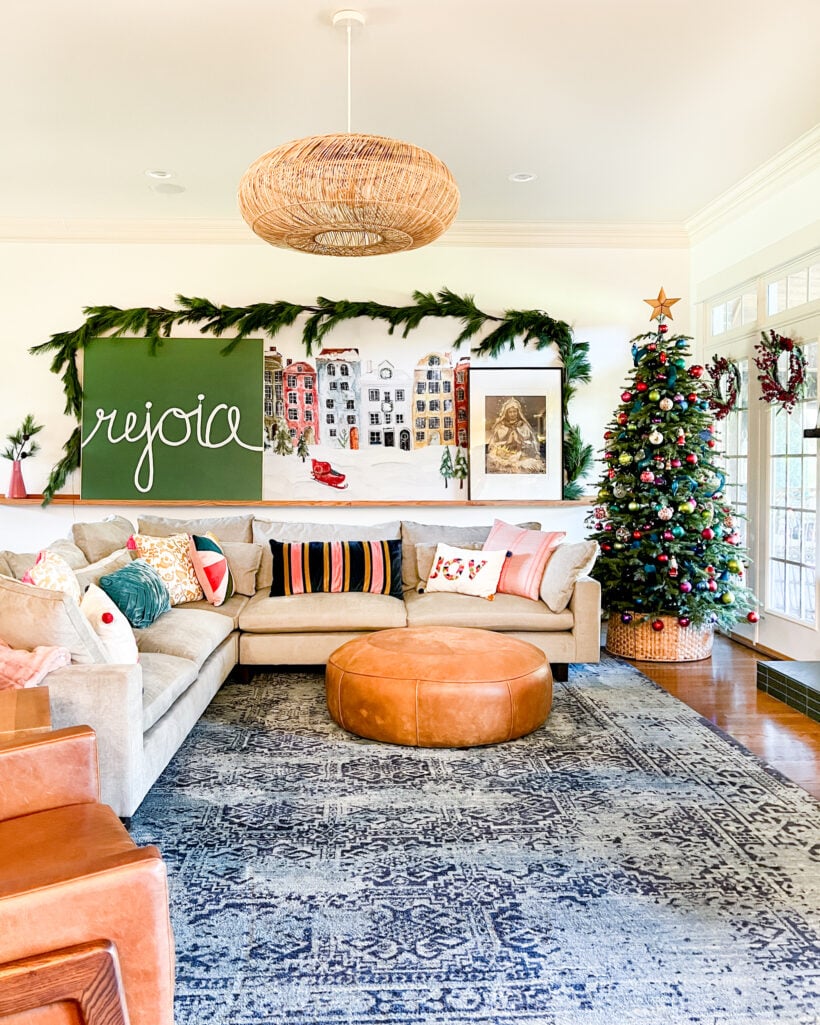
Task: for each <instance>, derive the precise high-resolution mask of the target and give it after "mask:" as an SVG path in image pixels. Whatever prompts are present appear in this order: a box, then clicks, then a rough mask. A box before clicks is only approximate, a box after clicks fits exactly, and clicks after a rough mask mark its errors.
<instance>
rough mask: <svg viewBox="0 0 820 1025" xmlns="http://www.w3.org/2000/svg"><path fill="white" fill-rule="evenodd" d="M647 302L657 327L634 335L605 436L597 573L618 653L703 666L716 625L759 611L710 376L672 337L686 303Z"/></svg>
mask: <svg viewBox="0 0 820 1025" xmlns="http://www.w3.org/2000/svg"><path fill="white" fill-rule="evenodd" d="M644 301H645V302H647V303H649V304H650V305H651V306H652V316H651V318H650V319H651V320H657V322H658V323H657V328H656V330H654V331H649V332H647V333H645V334H641V335H638V336H637V337H635V338H633V339H632V360H633V368H632V370H631V371H630V374H629V380H628V381H627V383H626V387H625V389H624V391H623V392H622V394H621V402H620V405H619V406H618V407H617V409H616V410H615V414H614V417H613V419H612V421H611V422H610V424H609V426H608V429H607V431H606V433H605V434H604V439H605V442H606V449H605V452H604V459H605V463H606V470H605V473H604V476H603V479H602V480H601V482H600V485H599V491H598V503H599V504H598V505H596V506H595V508H594V509H593V512H592V515H591V517H590V519H591V522H592V523H593V524H594V528H595V533H594V535H593V536H594V538H595V539H596V540H597V541H598V542H599V543H600V548H601V555H600V558H599V559H598V561H597V562H596V564H595V567H594V569H593V571H592V573H593V576H595V577H596V578H597V579H598V580H599V581H600V583H601V590H602V605H603V608H604V610H605V611H607V612H608V613H609V629H608V637H607V648H608V649H609V650H610V651H614V652H615V653H616V654H620V655H626V656H627V657H633V658H642V657H644V658H647V659H651V660H659V661H678V660H686V659H689V658H705V657H706V656H707V655H708V654H709V651H710V650H711V640H712V632H713V630H714V627H715V626H720V627H723V628H726V629H728V628H730V627H731V626H732V624H733V623H734V622H736V621H737V620H738V619H740V618H742V617H743V616H746V617H747V618H748V619H749V620H750V621H755V620H756V619H757V613H756V612H754V611H753V606H754V597H753V595H752V594H751V592H750V591H749V589H748V588H747V587H746V585H745V583H744V553H743V551H742V550H741V548H740V534H739V532H738V530H737V526H736V523H735V519H734V516H733V513H732V510H731V508H730V506H729V505H727V504H726V500H725V498H724V496H723V491H722V489H723V486H724V484H725V477H724V475H723V473H722V472H721V470H720V468H719V466H718V465H717V464H716V454H717V451H718V450H717V446H718V442H719V438H718V436H717V434H716V431H715V427H714V423H713V421H714V413H713V410H712V406H711V402H710V386H709V384H708V383H707V381H706V375H705V373H704V368H703V367H701V366H698V365H693V366H687V360H686V357H687V356H689V355H690V351H691V350H690V347H689V342H690V340H691V339H690V338H688V337H687V336H685V335H677V334H672V333H670V332H669V329H668V326H667V324H666V318H667V317H670V319H671V309H670V308H671V306H672V305H673V304H674V303H676V302H678V300H677V299H668V298H667V297H666V295H665V293H664V290H663V289H661V290H660V293H659V295H658V298H657V299H646V300H644ZM653 635H654V636H653Z"/></svg>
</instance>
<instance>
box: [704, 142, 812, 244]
mask: <svg viewBox="0 0 820 1025" xmlns="http://www.w3.org/2000/svg"><path fill="white" fill-rule="evenodd" d="M816 167H820V124H818V125H815V127H814V128H812V129H810V130H809V131H808V132H806V133H805V134H804V135H801V136H800V138H799V139H795V141H794V142H793V143H791V145H789V146H787V147H786V148H785V149H782V150H781V151H780V152H779V153H776V154H775V156H773V157H772V158H771V160H767V161H766V163H765V164H761V165H760V167H758V168H756V169H755V170H754V171H752V172H751V174H747V175H746V177H745V178H741V180H740V181H739V182H737V184H735V185H733V186H732V187H731V188H730V189H727V190H726V192H724V193H722V195H720V196H718V197H717V198H716V199H714V200H712V202H711V203H707V204H706V206H704V207H703V208H702V209H701V210H699V211H698V212H697V213H696V214H694V215H693V216H692V217H690V218H689V219H688V220H687V221H686V222H685V224H684V227H685V228H686V231H687V232H688V234H689V238H690V240H691V243H692V245H696V244H697V243H698V242H701V241H702V240H703V239H704V238H706V237H707V236H708V235H710V234H712V232H714V231H717V230H718V228H721V227H723V225H724V224H726V223H727V222H729V221H730V220H732V219H733V218H735V217H738V216H740V215H741V214H742V213H744V212H745V211H746V210H748V209H749V208H750V207H751V206H753V205H754V204H755V203H760V202H762V201H763V200H765V199H766V198H767V197H768V196H770V195H772V194H773V193H774V192H776V191H778V190H779V189H782V188H784V187H785V186H787V185H788V184H789V183H790V182H792V181H795V180H796V179H798V178H800V177H802V176H803V175H805V174H807V173H808V172H810V171H812V170H814V168H816Z"/></svg>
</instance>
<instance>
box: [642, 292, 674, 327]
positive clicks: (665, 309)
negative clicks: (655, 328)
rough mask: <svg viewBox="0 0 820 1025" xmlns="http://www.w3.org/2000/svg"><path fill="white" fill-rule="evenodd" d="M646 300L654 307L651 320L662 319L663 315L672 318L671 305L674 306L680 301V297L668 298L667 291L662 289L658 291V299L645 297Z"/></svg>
mask: <svg viewBox="0 0 820 1025" xmlns="http://www.w3.org/2000/svg"><path fill="white" fill-rule="evenodd" d="M644 302H645V303H649V305H650V306H651V307H652V316H651V317H650V318H649V319H650V320H660V319H661V317H669V319H670V320H671V319H672V312H671V307H672V306H674V304H675V303H679V302H680V298H677V299H668V298H667V297H666V292H664V290H663V289H661V290H660V292H658V298H657V299H644Z"/></svg>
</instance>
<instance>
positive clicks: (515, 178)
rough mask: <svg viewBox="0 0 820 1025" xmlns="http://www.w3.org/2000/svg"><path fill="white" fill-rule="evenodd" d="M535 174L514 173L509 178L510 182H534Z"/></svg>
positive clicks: (525, 172)
mask: <svg viewBox="0 0 820 1025" xmlns="http://www.w3.org/2000/svg"><path fill="white" fill-rule="evenodd" d="M537 177H538V175H537V174H530V172H529V171H516V172H515V173H514V174H511V175H510V176H509V179H510V181H511V182H534V181H535V179H536V178H537Z"/></svg>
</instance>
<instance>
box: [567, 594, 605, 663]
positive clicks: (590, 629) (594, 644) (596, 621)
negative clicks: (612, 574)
mask: <svg viewBox="0 0 820 1025" xmlns="http://www.w3.org/2000/svg"><path fill="white" fill-rule="evenodd" d="M569 607H570V611H571V612H572V617H573V620H574V626H573V629H572V632H573V633H574V635H575V661H576V662H597V661H598V660H599V659H600V657H601V585H600V583H599V582H598V581H597V580H593V578H592V577H579V578H578V580H577V581H576V582H575V587H574V588H573V590H572V597H571V598H570V600H569Z"/></svg>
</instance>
